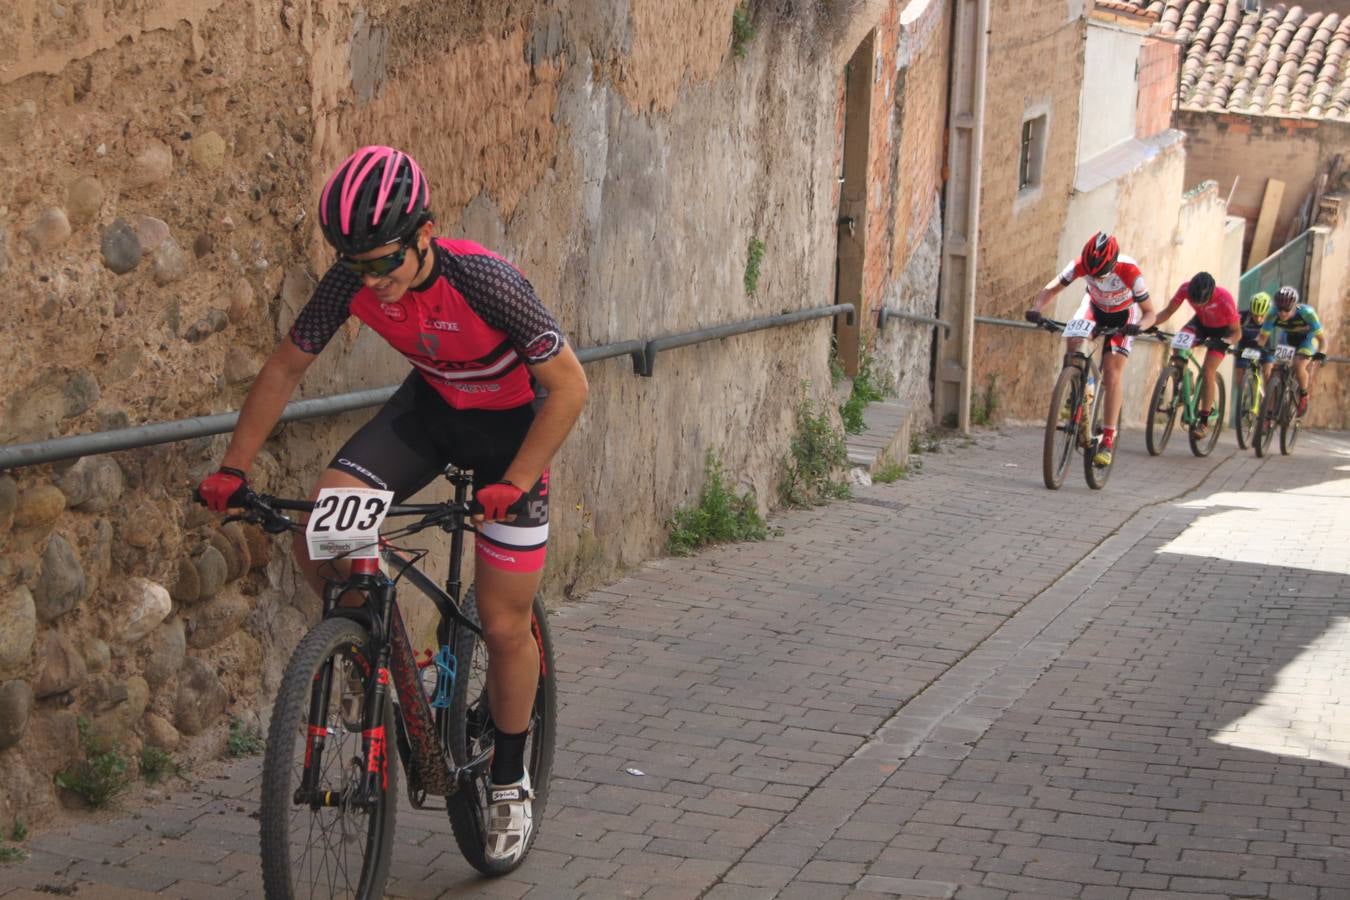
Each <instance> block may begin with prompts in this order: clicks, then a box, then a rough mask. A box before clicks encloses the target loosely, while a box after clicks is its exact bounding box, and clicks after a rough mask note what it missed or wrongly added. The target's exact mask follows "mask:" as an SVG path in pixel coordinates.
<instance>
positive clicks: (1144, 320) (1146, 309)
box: [1137, 297, 1158, 331]
mask: <svg viewBox="0 0 1350 900" xmlns="http://www.w3.org/2000/svg"><path fill="white" fill-rule="evenodd" d="M1137 302H1138V303H1139V330H1140V331H1148V330H1149V329H1150V328H1152V327H1153V326H1154V325H1156V324H1158V314H1157V313H1156V312H1155V311H1154V309H1153V298H1151V297H1150V298H1148V299H1146V300H1139V301H1137Z"/></svg>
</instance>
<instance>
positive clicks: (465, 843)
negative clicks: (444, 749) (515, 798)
mask: <svg viewBox="0 0 1350 900" xmlns="http://www.w3.org/2000/svg"><path fill="white" fill-rule="evenodd" d="M477 599H478V598H477V594H476V592H475V591H474V589H473V588H470V589H469V590H468V592H467V594H466V595H465V597H464V604H463V607H462V611H463V612H464V614H465V616H467V617H468V618H469V619H470V620H471V621H473V622H474V623H475V624H478V622H479V616H478V604H477ZM530 629H531V631H532V632H533V633H534V639H535V642H536V643H537V644H538V645H539V683H538V687H537V689H536V691H535V695H534V709H533V711H532V712H531V715H530V736H529V739H528V741H527V743H526V745H525V768H526V770H528V772H529V774H530V786H531V788H533V790H534V801H533V804H532V805H533V810H532V813H533V820H534V828H533V830H532V831H531V832H530V837H529V843H527V844H526V846H525V851H524V853H521V854H520V856H519V857H517V858H516V860H515V861H514V862H509V863H503V862H500V861H498V860H495V859H490V858H489V857H488V855H487V821H488V820H487V816H488V804H487V790H488V784H487V777H488V774H487V772H484V774H483V777H482V778H478V779H475V781H474V783H473V784H472V786H471V787H468V788H461V790H459V791H456V792H455V793H454V794H452V795H451V796H450V797H449V798H448V799H447V801H446V806H447V808H448V811H449V815H450V826H451V829H452V830H453V831H454V833H455V843H457V844H458V845H459V850H460V852H461V853H463V854H464V858H465V859H466V860H468V862H469V865H471V866H473V867H474V868H475V869H477V870H478V871H480V872H482V873H483V874H484V875H505V874H506V873H507V872H510V871H512V870H513V869H515V868H516V867H517V866H519V865H520V864H521V863H522V862H524V860H525V856H526V855H527V854H528V853H529V852H530V845H531V844H533V843H534V839H535V836H536V835H538V834H539V826H540V823H541V821H542V818H543V814H544V806H545V804H546V803H547V802H548V790H549V779H550V777H551V775H552V771H553V745H554V742H555V739H556V737H557V727H558V725H557V723H558V718H557V716H558V686H557V677H556V673H555V668H554V665H553V637H552V635H551V634H550V633H549V629H548V618H547V616H546V615H545V611H544V604H543V603H542V602H541V601H540V599H539V598H538V597H535V598H534V609H533V610H532V612H531V618H530ZM450 639H451V641H452V642H453V647H454V653H455V664H456V670H457V672H456V677H455V687H454V692H453V695H452V698H451V703H450V709H449V710H447V712H446V716H445V722H444V724H445V732H446V738H447V743H448V745H449V748H450V755H451V757H453V758H454V761H455V764H456V765H460V766H462V765H464V764H465V763H467V762H469V761H470V760H473V759H476V758H478V757H479V756H480V755H482V754H483V753H484V752H486V751H487V750H489V749H491V747H492V743H493V738H494V737H495V735H496V731H495V729H494V727H493V724H492V712H491V710H490V708H489V706H488V695H487V647H486V646H484V644H483V641H482V640H481V639H480V638H479V637H478V635H476V634H474V633H473V632H472V631H470V630H469V629H468V628H464V627H463V626H459V627H456V628H453V629H452V634H451V638H450Z"/></svg>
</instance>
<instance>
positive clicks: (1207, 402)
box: [1153, 272, 1242, 440]
mask: <svg viewBox="0 0 1350 900" xmlns="http://www.w3.org/2000/svg"><path fill="white" fill-rule="evenodd" d="M1183 300H1189V301H1190V303H1191V308H1192V309H1194V310H1195V315H1194V316H1192V317H1191V319H1190V321H1188V322H1187V323H1186V325H1185V327H1183V328H1182V329H1181V333H1183V334H1186V333H1189V334H1191V335H1193V336H1194V338H1195V340H1197V341H1207V340H1220V341H1223V342H1224V343H1226V344H1228V346H1229V347H1232V346H1235V345H1236V344H1237V343H1238V342H1239V341H1241V340H1242V319H1241V317H1240V316H1239V315H1238V308H1237V301H1236V300H1234V299H1233V295H1232V294H1231V293H1229V292H1228V291H1227V290H1225V289H1224V288H1221V287H1218V286H1217V285H1215V283H1214V276H1213V275H1211V274H1209V273H1208V272H1196V273H1195V274H1194V275H1192V276H1191V280H1190V281H1183V282H1182V283H1181V286H1180V287H1178V288H1177V291H1176V293H1175V294H1173V295H1172V299H1171V300H1169V301H1168V303H1167V306H1166V307H1165V308H1164V309H1163V311H1162V312H1160V313H1158V318H1157V321H1155V322H1154V323H1153V324H1154V325H1155V326H1159V325H1162V323H1164V322H1166V321H1167V320H1168V319H1170V318H1171V317H1172V313H1174V312H1176V311H1177V310H1178V309H1180V308H1181V301H1183ZM1226 355H1227V351H1226V350H1210V351H1208V352H1207V353H1206V354H1205V366H1204V377H1205V384H1204V387H1203V388H1202V389H1201V391H1200V406H1199V408H1198V409H1197V410H1196V418H1195V424H1194V425H1192V426H1191V433H1192V434H1194V435H1195V437H1196V440H1200V439H1202V438H1204V437H1205V436H1206V435H1207V434H1208V433H1209V415H1210V413H1211V412H1213V411H1214V393H1215V380H1216V376H1217V374H1218V371H1219V364H1220V363H1221V362H1223V360H1224V356H1226Z"/></svg>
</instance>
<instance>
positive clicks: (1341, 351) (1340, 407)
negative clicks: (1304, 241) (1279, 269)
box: [1308, 193, 1350, 428]
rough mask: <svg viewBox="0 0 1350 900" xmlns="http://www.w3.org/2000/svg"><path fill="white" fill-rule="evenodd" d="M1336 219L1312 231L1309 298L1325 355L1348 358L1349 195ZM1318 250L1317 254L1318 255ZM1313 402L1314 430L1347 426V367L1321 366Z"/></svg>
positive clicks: (1349, 368)
mask: <svg viewBox="0 0 1350 900" xmlns="http://www.w3.org/2000/svg"><path fill="white" fill-rule="evenodd" d="M1340 210H1341V212H1340V218H1339V221H1337V222H1336V223H1335V224H1334V225H1333V224H1323V225H1319V226H1317V227H1316V230H1315V232H1314V234H1315V241H1316V243H1315V244H1314V247H1315V250H1314V254H1313V260H1312V265H1313V266H1314V267H1315V270H1316V271H1315V276H1314V278H1315V280H1314V279H1310V281H1312V283H1313V286H1315V289H1316V296H1312V297H1309V298H1308V299H1309V302H1311V303H1313V304H1314V305H1315V308H1316V309H1317V314H1318V316H1319V317H1320V318H1321V320H1322V327H1323V328H1325V329H1326V332H1327V340H1328V342H1329V348H1330V349H1329V351H1328V352H1329V353H1331V354H1332V355H1335V356H1342V357H1345V356H1350V347H1347V346H1346V336H1347V335H1350V252H1347V248H1348V247H1350V194H1344V193H1343V194H1342V195H1341V198H1340ZM1319 250H1320V252H1318V251H1319ZM1314 392H1315V393H1314V399H1313V400H1312V402H1311V403H1310V405H1309V407H1308V416H1309V419H1308V424H1309V425H1311V426H1312V427H1314V428H1345V427H1347V426H1350V365H1346V364H1345V363H1336V364H1327V365H1324V366H1322V369H1321V371H1320V372H1319V373H1318V375H1317V384H1316V386H1315V387H1314Z"/></svg>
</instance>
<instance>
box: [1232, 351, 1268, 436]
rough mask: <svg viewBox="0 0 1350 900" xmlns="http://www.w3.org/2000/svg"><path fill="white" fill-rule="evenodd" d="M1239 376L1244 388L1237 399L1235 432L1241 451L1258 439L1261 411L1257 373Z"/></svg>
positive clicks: (1239, 390) (1239, 391) (1240, 390)
mask: <svg viewBox="0 0 1350 900" xmlns="http://www.w3.org/2000/svg"><path fill="white" fill-rule="evenodd" d="M1239 374H1240V377H1241V380H1242V387H1241V388H1239V389H1238V398H1237V417H1236V420H1235V421H1234V426H1235V427H1234V429H1233V430H1234V431H1235V432H1237V445H1238V449H1239V450H1246V449H1247V448H1248V447H1250V446H1251V445H1252V443H1253V441H1254V440H1255V437H1256V420H1257V418H1258V417H1259V416H1260V414H1261V413H1260V410H1259V409H1258V408H1257V405H1256V404H1257V396H1256V379H1257V375H1256V374H1255V372H1247V373H1246V374H1241V370H1239Z"/></svg>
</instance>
